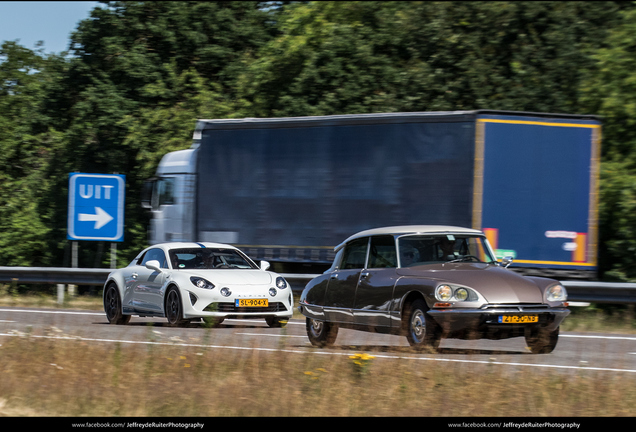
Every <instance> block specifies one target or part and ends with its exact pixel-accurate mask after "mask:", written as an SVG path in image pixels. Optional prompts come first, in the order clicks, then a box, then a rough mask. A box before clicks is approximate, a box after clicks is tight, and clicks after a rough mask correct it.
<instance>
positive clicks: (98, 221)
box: [77, 207, 113, 230]
mask: <svg viewBox="0 0 636 432" xmlns="http://www.w3.org/2000/svg"><path fill="white" fill-rule="evenodd" d="M77 218H78V219H79V220H80V221H82V222H95V228H94V229H96V230H97V229H100V228H101V227H103V226H104V225H106V224H107V223H108V222H110V221H112V220H113V217H112V216H111V215H109V214H108V213H106V212H105V211H104V210H102V209H101V208H100V207H95V214H88V213H79V214H78V215H77Z"/></svg>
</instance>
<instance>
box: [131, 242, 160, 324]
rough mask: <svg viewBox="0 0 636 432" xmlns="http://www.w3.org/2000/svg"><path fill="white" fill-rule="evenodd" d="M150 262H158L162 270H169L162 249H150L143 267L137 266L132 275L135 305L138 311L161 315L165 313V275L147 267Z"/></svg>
mask: <svg viewBox="0 0 636 432" xmlns="http://www.w3.org/2000/svg"><path fill="white" fill-rule="evenodd" d="M148 261H158V262H159V264H160V266H161V268H162V269H166V270H167V269H168V264H167V261H166V256H165V254H164V252H163V250H161V249H149V250H148V251H147V252H146V254H145V255H144V257H143V259H142V261H141V265H139V266H135V267H134V268H133V269H132V270H133V274H132V278H133V282H132V295H133V305H134V307H135V309H136V310H138V311H148V312H154V313H161V312H162V311H163V293H162V292H161V287H162V286H163V282H164V280H165V277H166V275H165V273H164V272H160V271H157V270H154V269H149V268H147V267H146V263H147V262H148Z"/></svg>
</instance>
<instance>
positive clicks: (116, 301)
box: [104, 283, 130, 324]
mask: <svg viewBox="0 0 636 432" xmlns="http://www.w3.org/2000/svg"><path fill="white" fill-rule="evenodd" d="M104 312H106V318H108V322H109V323H111V324H128V322H129V321H130V315H124V314H123V312H122V308H121V298H120V297H119V290H118V289H117V285H115V284H114V283H109V284H108V286H107V287H106V293H104Z"/></svg>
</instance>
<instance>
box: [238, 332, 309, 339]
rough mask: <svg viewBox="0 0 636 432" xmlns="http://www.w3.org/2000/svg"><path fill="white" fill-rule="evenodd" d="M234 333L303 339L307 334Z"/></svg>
mask: <svg viewBox="0 0 636 432" xmlns="http://www.w3.org/2000/svg"><path fill="white" fill-rule="evenodd" d="M236 334H237V335H245V336H269V337H290V338H305V339H307V336H305V335H302V336H298V335H286V334H266V333H236Z"/></svg>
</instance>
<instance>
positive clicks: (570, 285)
mask: <svg viewBox="0 0 636 432" xmlns="http://www.w3.org/2000/svg"><path fill="white" fill-rule="evenodd" d="M111 271H112V270H111V269H101V268H65V267H0V283H16V284H65V285H93V286H95V285H97V286H102V285H104V282H105V281H106V278H107V277H108V274H109V273H110V272H111ZM282 276H283V277H284V278H285V279H287V281H288V282H289V283H290V285H291V286H292V289H293V290H295V291H299V290H302V288H303V287H304V286H305V284H306V283H307V282H309V281H310V280H311V279H313V278H314V277H316V276H318V275H316V274H295V273H285V274H282ZM561 283H562V284H563V285H564V286H565V288H566V289H567V291H568V300H570V301H572V302H590V303H622V304H628V303H636V283H614V282H595V281H561Z"/></svg>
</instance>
